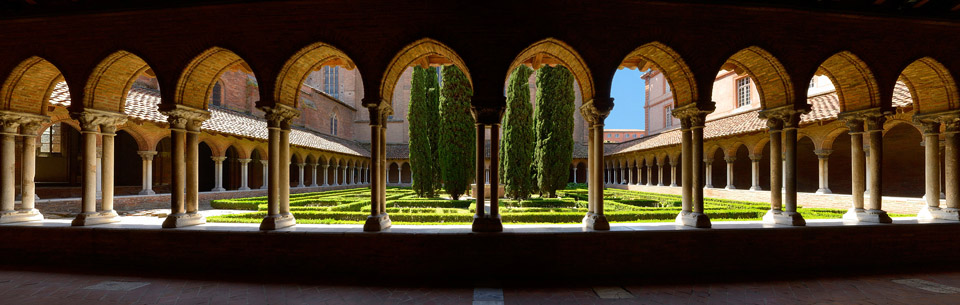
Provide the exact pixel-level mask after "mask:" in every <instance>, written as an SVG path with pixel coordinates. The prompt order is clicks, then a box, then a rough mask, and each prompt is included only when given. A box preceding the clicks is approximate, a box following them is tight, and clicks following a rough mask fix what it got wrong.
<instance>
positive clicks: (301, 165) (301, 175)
mask: <svg viewBox="0 0 960 305" xmlns="http://www.w3.org/2000/svg"><path fill="white" fill-rule="evenodd" d="M306 166H307V164H306V163H299V164H297V167H299V168H300V173H299V174H300V183H299V184H297V187H306V185H304V184H303V176H304V175H303V169H304V168H305V167H306Z"/></svg>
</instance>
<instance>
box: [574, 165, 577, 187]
mask: <svg viewBox="0 0 960 305" xmlns="http://www.w3.org/2000/svg"><path fill="white" fill-rule="evenodd" d="M573 183H577V166H576V165H574V166H573Z"/></svg>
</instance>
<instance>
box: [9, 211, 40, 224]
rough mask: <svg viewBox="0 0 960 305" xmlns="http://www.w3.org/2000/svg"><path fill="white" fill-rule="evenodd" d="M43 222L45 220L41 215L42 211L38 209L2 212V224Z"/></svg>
mask: <svg viewBox="0 0 960 305" xmlns="http://www.w3.org/2000/svg"><path fill="white" fill-rule="evenodd" d="M41 220H43V214H40V211H39V210H37V209H27V210H24V209H21V210H13V211H3V212H0V223H13V222H26V221H41Z"/></svg>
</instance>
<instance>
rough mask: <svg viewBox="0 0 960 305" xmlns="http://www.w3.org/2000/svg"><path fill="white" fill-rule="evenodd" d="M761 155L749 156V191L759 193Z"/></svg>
mask: <svg viewBox="0 0 960 305" xmlns="http://www.w3.org/2000/svg"><path fill="white" fill-rule="evenodd" d="M762 159H763V155H759V154H756V155H750V190H751V191H759V190H762V188H760V160H762Z"/></svg>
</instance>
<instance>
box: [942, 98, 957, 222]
mask: <svg viewBox="0 0 960 305" xmlns="http://www.w3.org/2000/svg"><path fill="white" fill-rule="evenodd" d="M941 122H942V123H943V125H944V126H943V127H944V132H943V138H944V146H945V147H944V151H943V153H944V156H943V159H944V160H943V163H944V164H943V170H944V175H945V176H946V181H944V184H943V187H944V189H945V190H944V192H945V193H946V198H947V207H946V208H945V209H943V210H942V212H943V213H945V214H950V219H951V220H960V217H958V211H960V162H958V154H960V147H958V142H960V141H958V139H957V132H960V118H958V117H957V116H951V117H944V118H942V119H941Z"/></svg>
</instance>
